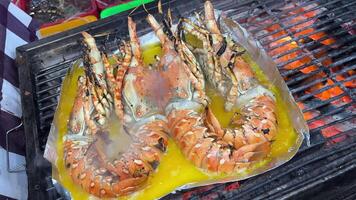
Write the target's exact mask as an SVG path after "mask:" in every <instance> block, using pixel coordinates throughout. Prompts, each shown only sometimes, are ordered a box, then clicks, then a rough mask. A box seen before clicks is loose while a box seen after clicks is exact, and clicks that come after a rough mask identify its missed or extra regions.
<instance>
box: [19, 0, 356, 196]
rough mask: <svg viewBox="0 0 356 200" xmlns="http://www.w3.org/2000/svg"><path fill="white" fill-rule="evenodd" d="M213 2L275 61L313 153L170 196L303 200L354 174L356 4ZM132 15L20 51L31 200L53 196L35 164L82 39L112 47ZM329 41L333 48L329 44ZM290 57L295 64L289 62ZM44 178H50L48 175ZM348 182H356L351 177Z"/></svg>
mask: <svg viewBox="0 0 356 200" xmlns="http://www.w3.org/2000/svg"><path fill="white" fill-rule="evenodd" d="M213 2H214V4H215V8H217V9H220V10H223V11H225V12H226V13H227V14H228V16H229V17H231V18H233V19H234V20H236V21H238V22H239V23H240V24H242V26H244V27H245V28H246V29H248V30H249V31H250V32H251V33H252V35H253V36H254V37H255V38H256V39H257V40H258V41H260V43H261V44H262V46H263V48H264V49H266V51H267V52H268V53H269V54H270V55H271V57H272V58H273V59H274V60H275V61H276V63H277V67H278V68H279V70H280V72H281V74H282V76H283V77H284V78H285V80H286V83H287V85H288V86H289V88H290V90H291V92H292V93H293V95H294V97H295V99H296V101H297V102H298V103H299V105H300V107H301V108H302V110H303V113H304V116H305V118H306V119H307V122H308V124H309V127H310V129H311V147H307V146H305V145H304V146H303V147H302V149H301V150H300V152H299V154H298V155H297V156H296V157H295V158H294V159H293V160H292V161H291V162H288V163H287V164H286V165H284V166H282V167H280V168H277V169H275V170H272V171H270V172H268V173H265V174H263V175H260V176H258V177H255V178H251V179H249V180H247V181H242V182H241V187H240V188H238V189H237V188H236V187H237V185H236V183H228V184H218V185H214V186H208V187H206V188H200V189H193V190H189V191H182V192H177V193H176V194H174V195H173V194H171V195H169V196H167V197H166V198H180V197H184V198H186V197H191V198H199V197H202V196H209V197H212V198H222V197H224V198H235V197H237V196H239V198H242V199H251V198H256V199H262V198H270V199H276V198H289V197H303V195H304V196H306V195H308V194H309V195H310V194H311V192H312V191H316V189H317V188H318V187H319V189H320V187H321V186H320V184H321V183H322V185H324V186H325V187H326V186H327V185H328V184H327V183H329V182H330V180H331V181H338V180H339V178H338V177H344V176H346V174H350V173H351V172H355V169H356V162H355V157H356V151H355V150H356V141H355V139H356V137H355V135H356V134H355V129H356V128H355V127H356V121H355V81H356V77H355V76H356V73H355V67H356V51H355V47H356V42H355V39H356V36H355V32H356V29H355V26H356V19H355V18H356V16H355V15H354V12H355V11H356V2H355V1H352V0H348V1H347V0H332V1H326V0H312V1H308V0H305V1H299V0H298V1H297V0H288V1H283V0H277V1H275V0H266V1H263V0H252V1H251V0H245V1H240V0H237V1H234V0H225V1H213ZM168 4H169V5H170V6H171V7H173V8H174V12H175V14H181V15H183V14H184V13H186V12H190V11H191V10H192V9H193V8H195V9H199V10H200V9H201V8H202V4H201V2H200V1H184V2H182V1H176V0H171V1H170V2H169V3H166V4H164V6H165V7H167V6H168ZM146 7H147V9H148V10H149V11H150V12H151V13H154V12H156V11H155V10H156V9H154V7H155V3H153V4H149V5H147V6H146ZM153 9H154V10H153ZM142 13H144V11H143V10H142V9H138V12H137V14H136V17H137V18H142V17H143V14H142ZM126 15H127V13H123V14H122V15H118V16H115V17H111V18H108V19H105V20H101V21H99V22H96V23H93V24H90V25H86V26H84V27H81V28H78V29H75V30H72V31H69V32H66V33H62V34H59V35H57V36H54V37H51V38H47V39H44V40H41V41H38V42H36V43H34V44H30V45H27V46H24V47H22V48H20V49H18V51H19V59H18V62H19V63H20V65H21V66H25V67H20V70H19V71H20V77H21V80H20V84H21V86H20V87H21V91H22V92H24V91H31V95H27V96H26V95H23V104H24V122H25V131H26V140H27V144H31V146H30V145H27V146H28V147H27V152H28V156H27V162H28V167H27V168H28V174H29V194H30V195H31V194H32V195H33V196H32V197H33V198H34V199H40V198H44V199H47V198H48V194H46V192H44V191H46V190H48V191H49V190H53V188H47V187H48V180H47V181H46V180H42V179H41V177H36V173H37V172H39V171H41V170H42V171H43V170H49V167H48V165H43V166H42V165H39V164H36V163H34V162H33V160H36V159H39V158H41V160H43V158H42V157H41V156H42V153H43V149H44V145H45V143H46V140H47V135H48V131H49V128H50V123H51V121H52V119H53V114H54V111H55V109H56V106H57V102H58V95H59V94H60V85H61V82H62V80H63V77H64V75H65V74H66V71H67V69H68V67H69V66H70V64H71V63H72V61H74V60H75V59H77V58H78V57H79V56H80V52H81V51H80V45H78V42H77V40H78V39H79V34H78V33H79V32H80V31H84V30H85V31H89V32H91V33H92V34H94V35H95V34H101V33H111V35H110V37H109V38H107V37H102V38H101V37H100V38H99V40H100V41H105V42H110V41H113V40H114V39H116V38H117V37H120V35H121V36H123V35H126V33H125V32H122V30H127V28H126V17H125V16H126ZM304 25H305V26H304ZM138 27H141V31H140V32H141V33H142V32H147V31H148V29H147V25H145V24H139V25H138ZM113 33H114V34H113ZM119 34H120V35H119ZM316 36H318V37H316ZM331 40H332V41H333V42H332V44H327V45H326V44H325V43H327V42H328V41H329V42H330V41H331ZM287 56H288V57H289V58H288V59H284V58H285V57H287ZM295 63H298V64H295ZM309 69H313V70H309ZM29 82H31V83H32V85H31V84H28V83H29ZM29 106H30V107H29ZM26 124H27V125H26ZM29 161H32V162H29ZM42 162H43V161H42ZM45 174H46V176H47V175H48V174H49V173H45ZM351 174H353V176H346V178H344V179H343V180H356V177H355V175H354V174H355V173H351ZM350 177H351V178H352V177H353V179H348V178H350ZM317 184H319V185H317ZM324 186H323V187H324ZM36 187H37V188H36ZM231 188H233V189H231ZM345 188H347V190H349V189H350V188H351V189H355V188H356V186H355V183H353V184H348V186H347V187H346V186H345ZM340 191H343V190H340ZM345 191H346V189H345ZM354 191H355V190H354ZM308 192H309V193H308ZM344 194H345V195H348V196H347V197H348V198H349V197H350V196H351V199H352V195H355V194H352V193H344ZM51 195H52V194H51ZM51 198H53V196H51ZM345 198H346V197H345Z"/></svg>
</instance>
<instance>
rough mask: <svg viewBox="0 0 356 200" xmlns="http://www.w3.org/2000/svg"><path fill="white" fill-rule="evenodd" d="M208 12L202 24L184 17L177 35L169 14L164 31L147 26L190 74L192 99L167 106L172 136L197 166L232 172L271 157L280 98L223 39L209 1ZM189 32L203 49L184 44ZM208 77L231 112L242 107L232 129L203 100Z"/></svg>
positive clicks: (235, 46) (153, 23)
mask: <svg viewBox="0 0 356 200" xmlns="http://www.w3.org/2000/svg"><path fill="white" fill-rule="evenodd" d="M204 7H205V20H203V19H201V18H200V16H199V15H198V14H197V17H198V19H197V24H196V23H193V22H192V21H190V20H188V19H184V18H182V19H180V21H179V23H178V26H177V31H176V32H173V30H172V29H171V26H170V24H172V23H171V22H169V21H171V18H170V16H171V15H170V14H168V15H167V16H168V19H166V18H163V21H162V23H161V24H162V26H161V25H160V24H159V23H157V21H156V20H155V19H154V18H153V17H152V16H151V15H149V16H148V21H149V22H150V24H151V26H153V27H154V30H155V33H156V35H157V36H158V38H159V39H160V42H161V44H162V47H163V49H170V51H169V52H168V51H167V52H164V55H165V56H168V55H172V56H174V57H175V59H176V60H177V61H176V64H174V65H173V64H171V67H176V68H183V69H188V72H187V79H186V82H190V83H191V87H189V88H190V91H189V92H188V94H191V95H187V96H186V97H185V98H184V97H182V96H180V97H176V98H173V99H172V100H171V102H170V104H169V105H168V106H167V107H166V115H167V118H168V127H169V129H170V135H171V136H172V137H173V138H174V139H175V141H176V143H177V144H178V145H179V147H180V149H181V151H182V152H183V154H184V155H185V156H186V157H187V158H188V159H189V160H190V161H191V162H192V163H194V164H195V165H196V166H197V167H200V168H203V169H206V170H208V171H212V172H223V173H231V172H236V171H238V170H240V169H244V168H247V167H249V166H250V165H251V164H252V163H254V162H255V161H259V160H261V159H263V158H265V157H266V156H267V155H268V153H269V152H270V145H271V142H272V140H273V138H274V136H275V134H276V132H277V120H276V114H275V109H276V108H275V98H274V96H273V94H272V93H271V92H270V91H269V90H267V89H266V88H265V87H263V86H262V85H261V84H259V82H258V81H257V79H256V77H255V75H254V73H253V71H252V69H251V67H250V66H249V65H248V63H246V62H245V61H244V60H243V58H242V57H240V56H241V55H242V54H243V53H244V52H243V51H239V48H238V44H237V43H235V42H234V41H232V39H231V38H229V37H228V36H223V35H222V34H221V32H220V30H219V29H218V26H217V23H216V21H215V16H214V10H213V7H212V4H211V2H209V1H206V2H205V5H204ZM167 21H168V22H167ZM184 32H189V33H191V34H193V35H195V36H196V37H197V38H199V39H200V40H201V41H202V42H203V48H201V49H197V48H192V47H191V46H189V45H188V44H186V43H185V42H184V41H183V40H182V38H183V36H184V35H183V33H184ZM193 52H194V54H193ZM177 55H179V57H178V56H177ZM195 55H196V56H195ZM196 58H197V59H196ZM178 60H179V61H178ZM204 77H205V79H207V80H208V82H209V83H210V84H211V85H213V86H214V88H215V90H216V91H218V92H219V93H220V94H221V95H222V96H224V97H225V102H226V103H225V109H226V110H228V111H229V110H231V109H232V108H234V107H238V108H239V113H236V116H235V117H234V118H233V119H232V122H231V126H232V127H233V128H223V127H221V125H220V123H219V121H218V120H217V118H216V117H215V116H214V114H213V112H212V111H211V109H210V108H209V105H208V103H206V102H207V101H204V99H205V100H207V97H206V95H205V83H204V81H205V79H204ZM177 88H179V86H178V87H177Z"/></svg>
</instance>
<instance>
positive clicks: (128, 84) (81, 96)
mask: <svg viewBox="0 0 356 200" xmlns="http://www.w3.org/2000/svg"><path fill="white" fill-rule="evenodd" d="M128 24H129V33H130V42H124V43H123V44H122V45H121V47H120V49H121V53H120V54H121V56H120V57H116V56H114V60H115V61H116V62H115V64H110V62H109V60H108V57H107V56H106V55H105V54H104V53H100V51H99V50H98V48H97V46H96V44H95V40H94V38H93V37H92V36H91V35H89V34H88V33H86V32H83V33H82V34H83V37H84V46H85V53H84V54H85V56H84V62H83V63H84V67H85V76H80V77H79V79H78V92H77V96H76V98H75V102H74V105H73V108H72V112H71V116H70V120H69V123H68V129H69V133H68V134H66V135H65V137H64V162H65V166H66V168H67V170H68V171H69V174H70V176H71V177H72V180H73V182H74V183H76V184H77V185H80V186H81V187H82V188H83V189H84V190H85V191H87V192H88V193H90V194H93V195H95V196H97V197H102V198H110V197H117V196H123V195H127V194H130V193H132V192H134V191H137V190H139V189H140V188H142V187H143V186H144V184H145V183H146V181H147V179H148V177H149V175H150V174H151V173H153V172H154V170H155V169H156V168H157V166H158V164H159V162H160V160H161V157H162V156H163V154H164V153H165V151H166V147H167V142H168V136H167V134H166V133H167V131H168V128H167V123H166V121H165V117H164V116H162V115H159V114H155V112H154V110H155V108H154V107H152V106H151V104H149V101H144V100H145V98H144V97H145V95H146V94H145V93H144V92H145V91H142V90H141V91H140V90H139V89H140V88H142V85H140V82H137V81H136V80H138V79H140V80H141V79H144V77H143V75H144V73H143V69H142V67H143V63H142V58H141V53H140V51H139V41H138V39H137V35H136V24H135V23H134V22H133V21H132V19H131V18H129V20H128ZM146 87H148V86H146ZM146 92H148V91H146ZM142 109H145V110H142ZM151 111H152V112H151ZM112 115H116V116H117V118H118V119H119V120H118V122H120V123H122V131H124V132H125V134H128V135H129V137H130V138H131V141H132V143H131V144H130V145H129V147H128V148H127V149H125V151H123V152H118V153H116V154H114V155H111V156H108V155H107V154H108V152H107V151H106V150H105V149H106V148H107V147H108V146H110V144H111V143H112V142H113V141H111V140H110V137H109V135H112V134H114V135H115V134H118V133H110V130H109V128H108V121H109V119H110V118H111V117H112ZM109 133H110V134H109Z"/></svg>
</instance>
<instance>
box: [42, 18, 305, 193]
mask: <svg viewBox="0 0 356 200" xmlns="http://www.w3.org/2000/svg"><path fill="white" fill-rule="evenodd" d="M216 13H218V14H217V15H219V17H217V19H219V20H220V26H221V29H222V31H223V32H224V33H225V34H229V35H230V36H231V37H232V38H233V39H234V40H235V41H237V42H239V43H240V44H241V45H242V46H243V47H244V48H245V49H246V50H247V52H248V54H245V55H244V56H243V58H244V59H245V61H247V62H248V63H249V64H250V65H251V66H252V68H253V69H254V70H255V72H256V74H258V75H257V78H258V79H259V80H260V82H262V83H264V84H265V85H267V86H268V88H269V89H270V90H271V91H272V92H273V93H274V95H275V97H276V102H277V111H276V113H277V119H278V122H279V123H278V134H277V135H276V137H275V138H274V141H273V143H272V149H271V153H270V154H269V155H268V156H267V158H265V159H263V160H262V161H259V162H257V163H255V164H254V165H252V166H251V167H249V168H247V169H242V170H239V171H237V172H235V173H233V174H229V175H226V174H221V173H211V172H207V171H204V170H201V169H199V168H197V167H195V166H194V165H193V164H192V163H191V162H190V161H189V160H187V159H186V158H185V156H184V155H183V154H182V152H181V151H180V149H179V148H178V146H177V145H176V144H175V142H174V141H173V140H172V139H169V141H168V147H167V152H166V153H165V155H164V156H163V158H162V160H161V161H160V164H159V165H158V168H157V169H156V171H155V172H154V173H153V174H152V176H150V177H149V179H148V181H147V184H146V185H145V186H144V187H143V188H141V189H140V190H138V191H137V192H135V193H133V194H131V195H130V196H128V198H134V199H157V198H160V197H162V196H164V195H167V194H169V193H171V192H173V191H175V190H178V189H182V188H190V187H196V186H202V185H208V184H215V183H223V182H230V181H238V180H242V179H246V178H249V177H251V176H255V175H258V174H261V173H264V172H266V171H269V170H271V169H273V168H276V167H278V166H280V165H282V164H284V163H286V162H287V161H289V160H290V159H291V158H292V157H293V156H294V155H295V154H296V153H297V151H298V149H299V147H300V146H301V144H302V142H303V140H304V138H306V139H307V142H308V138H309V130H308V127H307V125H306V122H305V121H304V118H303V115H302V113H301V111H300V109H299V108H298V106H297V105H296V103H295V101H294V99H293V97H292V95H291V93H290V91H289V90H288V87H287V86H286V84H285V82H284V80H283V79H282V77H281V75H280V74H279V72H278V70H277V68H276V66H275V64H274V63H273V61H272V60H271V58H270V57H268V56H267V54H266V52H265V51H264V50H263V49H262V47H261V45H260V44H259V43H258V42H256V41H255V40H254V39H253V38H252V37H251V36H250V35H249V34H248V32H247V31H246V30H245V29H244V28H242V27H241V26H239V25H238V24H236V23H235V22H234V21H233V20H231V19H228V18H226V17H225V16H224V15H223V14H221V13H220V12H216ZM158 41H159V40H158V39H157V37H156V36H155V34H154V33H153V32H151V33H148V34H146V35H144V36H142V37H140V42H141V45H142V46H143V49H146V51H143V54H144V55H157V54H156V53H155V49H157V47H159V45H157V42H158ZM147 52H148V53H147ZM80 66H81V61H77V62H76V63H75V64H74V66H73V68H72V69H71V70H70V71H69V73H68V75H67V77H66V79H65V81H64V82H63V86H62V94H61V100H60V103H59V106H58V109H57V111H56V115H55V119H54V121H53V124H52V129H51V131H50V134H49V137H48V142H47V145H46V151H45V157H46V158H47V159H48V160H49V161H50V162H51V163H52V164H53V167H54V171H56V172H57V174H56V176H55V178H56V179H57V180H58V181H59V182H60V183H61V184H63V186H64V187H65V188H67V189H68V190H69V191H70V193H71V195H72V198H73V199H86V198H89V197H90V196H91V195H89V194H88V193H86V192H84V191H83V190H82V189H81V188H80V187H79V186H78V185H76V184H74V183H73V181H72V180H71V177H70V176H69V174H68V172H67V171H66V169H65V166H64V162H63V136H64V135H65V134H66V132H67V123H68V119H69V115H70V112H71V107H72V105H73V100H74V97H75V95H76V87H75V86H76V81H77V80H78V75H80V74H82V73H83V71H82V69H81V67H80ZM217 106H219V105H218V104H217ZM116 139H120V137H119V138H116Z"/></svg>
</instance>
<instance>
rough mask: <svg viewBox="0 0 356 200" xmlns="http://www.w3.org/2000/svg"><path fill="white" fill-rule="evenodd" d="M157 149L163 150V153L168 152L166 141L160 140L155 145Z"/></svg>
mask: <svg viewBox="0 0 356 200" xmlns="http://www.w3.org/2000/svg"><path fill="white" fill-rule="evenodd" d="M154 147H156V148H157V149H159V150H161V151H162V152H166V145H164V139H163V138H160V139H159V140H158V143H157V144H155V145H154Z"/></svg>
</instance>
